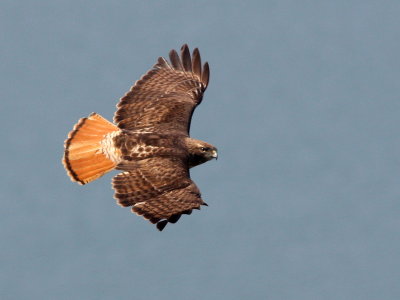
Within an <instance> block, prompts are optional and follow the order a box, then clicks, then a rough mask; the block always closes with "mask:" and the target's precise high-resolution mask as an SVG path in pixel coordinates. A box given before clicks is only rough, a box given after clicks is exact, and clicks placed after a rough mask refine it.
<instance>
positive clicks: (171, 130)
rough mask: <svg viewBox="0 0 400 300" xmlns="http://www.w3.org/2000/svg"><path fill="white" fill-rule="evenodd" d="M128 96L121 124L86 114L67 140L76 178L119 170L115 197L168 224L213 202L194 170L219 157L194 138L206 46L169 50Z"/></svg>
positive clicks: (118, 116) (118, 117)
mask: <svg viewBox="0 0 400 300" xmlns="http://www.w3.org/2000/svg"><path fill="white" fill-rule="evenodd" d="M169 58H170V63H169V62H168V61H167V60H165V59H164V58H162V57H160V58H159V59H158V61H157V63H156V64H155V65H154V67H153V68H152V69H151V70H150V71H148V72H147V73H146V74H145V75H144V76H143V77H142V78H141V79H140V80H138V81H137V82H136V83H135V84H134V85H133V87H132V88H131V89H130V91H129V92H128V93H127V94H126V95H125V96H124V97H122V98H121V99H120V101H119V103H118V104H117V108H118V109H117V111H116V113H115V115H114V122H115V123H116V125H114V124H112V123H111V122H109V121H107V120H106V119H104V118H103V117H101V116H100V115H98V114H95V113H92V114H91V115H90V116H89V117H87V118H82V119H80V120H79V121H78V123H77V124H76V125H75V126H74V128H73V130H72V131H71V132H70V133H69V135H68V139H67V140H66V141H65V151H64V158H63V164H64V166H65V168H66V170H67V173H68V175H69V176H70V178H71V179H72V180H73V181H76V182H78V183H80V184H86V183H88V182H90V181H93V180H95V179H97V178H99V177H101V176H102V175H104V174H105V173H107V172H109V171H111V170H113V169H117V170H122V171H123V172H122V173H120V174H118V175H117V176H115V177H114V178H113V181H112V185H113V188H114V189H115V195H114V197H115V198H116V199H117V202H118V204H120V205H121V206H132V211H133V212H135V213H136V214H138V215H141V216H143V217H144V218H146V219H148V220H149V221H150V222H152V223H154V224H157V228H158V229H159V230H162V229H163V228H164V227H165V226H166V224H167V223H168V222H170V223H175V222H177V221H178V220H179V218H180V216H181V215H182V214H190V213H191V212H192V209H200V206H201V205H206V203H205V202H204V201H203V200H202V199H201V196H200V191H199V189H198V188H197V186H196V185H195V183H194V182H193V181H192V180H191V179H190V174H189V169H190V168H191V167H194V166H197V165H199V164H202V163H204V162H206V161H208V160H210V159H212V158H216V157H217V149H216V148H215V147H214V146H212V145H211V144H208V143H206V142H203V141H200V140H196V139H192V138H190V137H189V130H190V121H191V118H192V114H193V111H194V109H195V108H196V106H197V105H199V104H200V103H201V101H202V98H203V93H204V91H205V90H206V88H207V85H208V80H209V67H208V63H205V64H204V66H203V67H202V65H201V58H200V53H199V50H198V49H197V48H196V49H194V51H193V54H192V56H191V55H190V52H189V48H188V46H187V45H183V46H182V48H181V56H180V57H179V55H178V54H177V52H176V51H175V50H171V51H170V53H169Z"/></svg>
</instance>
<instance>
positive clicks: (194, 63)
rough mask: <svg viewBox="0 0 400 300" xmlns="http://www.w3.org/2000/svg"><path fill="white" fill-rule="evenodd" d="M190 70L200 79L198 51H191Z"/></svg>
mask: <svg viewBox="0 0 400 300" xmlns="http://www.w3.org/2000/svg"><path fill="white" fill-rule="evenodd" d="M192 70H193V73H194V74H196V75H197V76H198V77H199V78H201V57H200V52H199V49H197V48H195V49H194V50H193V60H192Z"/></svg>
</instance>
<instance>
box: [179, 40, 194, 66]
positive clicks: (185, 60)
mask: <svg viewBox="0 0 400 300" xmlns="http://www.w3.org/2000/svg"><path fill="white" fill-rule="evenodd" d="M181 57H182V64H183V68H184V69H185V71H187V72H192V58H191V57H190V51H189V47H188V45H187V44H184V45H183V46H182V48H181Z"/></svg>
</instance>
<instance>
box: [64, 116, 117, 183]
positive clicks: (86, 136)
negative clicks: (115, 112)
mask: <svg viewBox="0 0 400 300" xmlns="http://www.w3.org/2000/svg"><path fill="white" fill-rule="evenodd" d="M118 130H119V129H118V127H117V126H115V125H114V124H112V123H111V122H109V121H107V120H106V119H104V118H103V117H102V116H100V115H98V114H96V113H92V114H91V115H90V116H89V117H87V118H82V119H80V120H79V121H78V123H77V124H76V125H75V126H74V129H73V130H72V131H71V132H70V133H69V135H68V139H67V140H66V141H65V151H64V158H63V164H64V167H65V169H66V170H67V172H68V175H69V177H70V178H71V180H72V181H77V182H79V183H80V184H85V183H88V182H90V181H93V180H95V179H97V178H99V177H101V176H102V175H104V174H105V173H107V172H109V171H111V170H112V169H114V168H115V166H116V163H115V162H113V161H112V160H110V159H109V158H107V156H106V155H105V154H104V153H103V151H102V147H103V146H102V141H103V140H104V139H105V136H106V135H107V134H109V133H112V132H114V131H118Z"/></svg>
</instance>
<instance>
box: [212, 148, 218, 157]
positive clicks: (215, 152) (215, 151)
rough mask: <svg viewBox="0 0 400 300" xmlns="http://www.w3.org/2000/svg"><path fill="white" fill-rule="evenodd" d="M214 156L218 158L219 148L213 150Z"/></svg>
mask: <svg viewBox="0 0 400 300" xmlns="http://www.w3.org/2000/svg"><path fill="white" fill-rule="evenodd" d="M211 156H212V158H215V159H218V152H217V149H215V150H213V151H212V155H211Z"/></svg>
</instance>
